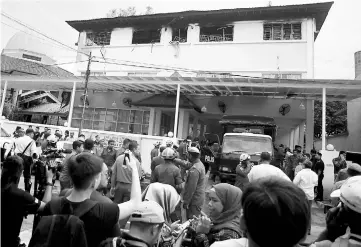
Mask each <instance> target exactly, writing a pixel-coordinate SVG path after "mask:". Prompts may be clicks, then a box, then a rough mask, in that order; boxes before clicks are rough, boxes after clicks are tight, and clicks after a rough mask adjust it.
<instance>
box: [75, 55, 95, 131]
mask: <svg viewBox="0 0 361 247" xmlns="http://www.w3.org/2000/svg"><path fill="white" fill-rule="evenodd" d="M91 60H92V53H91V52H90V54H89V58H88V66H87V68H86V72H85V87H84V94H83V112H82V113H81V120H80V126H79V133H78V135H80V134H81V130H82V129H83V121H84V113H85V107H86V102H87V98H88V80H89V75H90V63H91Z"/></svg>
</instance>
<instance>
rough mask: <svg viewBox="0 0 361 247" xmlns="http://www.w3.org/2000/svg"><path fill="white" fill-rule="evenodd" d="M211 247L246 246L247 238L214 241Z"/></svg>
mask: <svg viewBox="0 0 361 247" xmlns="http://www.w3.org/2000/svg"><path fill="white" fill-rule="evenodd" d="M211 247H248V239H246V238H239V239H228V240H224V241H218V242H214V243H213V244H212V245H211Z"/></svg>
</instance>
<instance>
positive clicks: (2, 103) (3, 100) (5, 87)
mask: <svg viewBox="0 0 361 247" xmlns="http://www.w3.org/2000/svg"><path fill="white" fill-rule="evenodd" d="M0 89H1V86H0ZM7 90H8V81H5V84H4V91H3V95H2V98H1V106H0V117H2V115H3V110H4V106H5V98H6V91H7Z"/></svg>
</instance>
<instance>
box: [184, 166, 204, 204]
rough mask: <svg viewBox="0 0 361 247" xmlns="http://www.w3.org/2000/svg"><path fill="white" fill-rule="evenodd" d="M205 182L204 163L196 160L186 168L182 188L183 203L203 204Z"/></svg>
mask: <svg viewBox="0 0 361 247" xmlns="http://www.w3.org/2000/svg"><path fill="white" fill-rule="evenodd" d="M206 182H207V181H206V174H205V169H204V165H203V164H202V162H201V161H198V162H196V163H194V164H193V166H192V167H191V168H190V169H189V170H188V174H187V178H186V181H185V185H184V190H183V201H184V205H194V206H199V207H202V206H203V203H204V199H205V186H206Z"/></svg>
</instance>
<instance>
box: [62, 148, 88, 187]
mask: <svg viewBox="0 0 361 247" xmlns="http://www.w3.org/2000/svg"><path fill="white" fill-rule="evenodd" d="M82 152H83V143H81V142H80V141H74V142H73V151H72V152H71V153H70V154H68V155H67V156H66V157H65V159H64V161H63V170H62V171H61V173H60V177H59V181H60V190H64V189H68V188H70V187H71V185H72V184H71V180H70V176H69V173H68V161H69V159H70V158H71V157H73V156H75V155H77V154H80V153H82Z"/></svg>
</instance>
